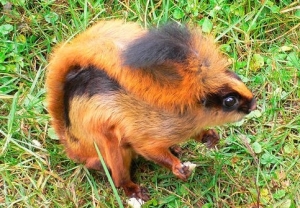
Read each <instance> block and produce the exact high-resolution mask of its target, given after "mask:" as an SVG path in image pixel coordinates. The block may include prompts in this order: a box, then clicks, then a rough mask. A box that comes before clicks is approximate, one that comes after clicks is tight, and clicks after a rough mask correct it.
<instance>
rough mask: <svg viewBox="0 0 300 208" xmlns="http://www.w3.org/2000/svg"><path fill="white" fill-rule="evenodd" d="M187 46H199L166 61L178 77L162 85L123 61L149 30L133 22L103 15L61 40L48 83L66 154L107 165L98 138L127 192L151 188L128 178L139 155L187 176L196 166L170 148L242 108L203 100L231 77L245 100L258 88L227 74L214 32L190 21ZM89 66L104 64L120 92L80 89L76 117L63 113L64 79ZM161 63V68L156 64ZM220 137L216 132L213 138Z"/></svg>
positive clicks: (204, 133) (56, 126) (72, 112)
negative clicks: (207, 103) (103, 19)
mask: <svg viewBox="0 0 300 208" xmlns="http://www.w3.org/2000/svg"><path fill="white" fill-rule="evenodd" d="M190 31H191V38H192V40H191V42H190V43H189V44H190V45H189V47H190V48H191V51H193V53H192V54H191V55H190V56H189V57H188V58H187V60H186V61H185V62H182V63H179V62H173V61H172V60H169V61H166V62H165V63H164V65H167V66H168V67H170V68H173V69H175V70H176V72H177V73H178V74H179V75H180V76H181V77H182V79H181V80H180V81H176V82H172V81H169V80H168V79H166V80H165V82H164V84H163V85H162V84H161V83H159V82H158V81H157V80H155V79H153V76H152V75H151V73H149V72H145V71H144V70H138V69H137V70H136V69H135V70H132V69H130V67H129V66H125V65H123V64H122V63H123V60H122V56H121V53H122V51H124V50H126V48H127V46H128V44H130V43H131V42H133V41H135V40H136V39H138V38H140V37H143V36H144V35H145V34H147V32H148V31H147V30H145V29H142V28H141V27H140V26H138V25H137V24H135V23H126V24H124V23H122V22H121V21H108V22H99V23H97V24H96V25H94V26H93V27H91V28H90V29H88V30H87V31H85V32H84V33H82V34H80V35H78V36H77V37H75V38H74V39H73V40H72V41H70V42H69V43H63V44H60V45H59V46H57V47H56V48H55V50H54V52H53V54H52V56H51V59H50V63H49V67H48V73H47V80H46V88H47V93H48V96H47V102H48V110H49V113H50V115H51V118H52V125H53V127H54V129H55V131H56V133H57V134H58V136H59V138H60V139H61V141H62V142H63V144H64V145H65V147H66V152H67V154H68V156H69V157H70V158H72V159H74V160H76V161H79V162H82V163H85V164H86V166H87V167H89V168H94V169H101V165H100V163H99V160H98V157H97V153H96V151H95V149H94V142H96V144H97V145H98V147H99V149H100V152H101V153H102V155H103V157H104V160H105V162H106V164H107V166H108V167H109V168H110V170H111V173H112V177H113V180H114V182H115V184H116V186H118V187H123V188H124V190H125V193H126V195H128V196H135V197H138V198H142V199H144V200H147V199H148V196H147V194H145V193H144V190H143V189H142V188H141V187H139V186H138V185H136V184H134V183H133V182H132V181H131V179H130V171H129V169H130V164H131V160H132V158H134V157H135V154H139V155H142V156H143V157H145V158H147V159H149V160H152V161H154V162H156V163H158V164H161V165H163V166H165V167H167V168H168V169H170V170H172V171H173V173H174V174H175V175H176V176H177V177H178V178H181V179H183V180H186V179H187V177H188V176H189V174H190V172H188V171H187V169H186V168H185V167H183V165H182V164H181V162H180V160H179V159H178V158H177V157H175V156H174V155H173V154H172V153H171V152H170V151H169V148H170V147H171V146H172V145H175V144H178V143H180V142H183V141H186V140H187V139H188V138H190V137H192V136H195V137H196V138H197V140H199V141H201V140H202V138H204V137H207V138H208V137H209V136H211V134H212V132H209V131H204V129H205V128H207V127H210V126H215V125H221V124H223V123H227V122H233V121H236V120H239V119H241V118H242V117H243V116H244V115H243V114H240V113H236V112H222V111H220V110H219V109H212V110H206V109H205V108H204V107H203V106H201V104H199V100H201V99H202V98H204V97H205V96H206V95H207V94H209V93H217V91H218V90H219V87H220V86H222V85H225V84H228V85H230V87H231V88H232V89H233V90H235V91H236V92H238V93H240V94H242V95H243V96H244V97H245V98H247V99H252V98H253V95H252V93H251V92H250V91H249V90H248V89H247V87H246V86H245V85H244V84H243V83H242V82H241V81H239V80H237V79H234V78H232V77H230V76H228V75H226V74H225V71H226V70H227V67H228V63H227V61H226V58H225V57H223V55H222V54H220V52H219V51H218V48H217V46H216V45H215V44H214V42H213V39H212V38H210V37H205V36H203V35H202V34H201V31H199V30H198V29H197V28H195V29H194V28H191V29H190ZM90 65H93V66H95V67H96V68H98V69H99V70H104V71H105V72H106V73H107V75H108V76H109V77H111V78H113V79H114V80H116V81H117V82H118V83H119V84H120V86H121V87H122V89H121V90H120V91H119V92H117V93H115V94H114V95H104V94H101V93H99V94H98V95H97V96H93V97H88V96H85V95H83V96H77V97H75V98H73V99H72V101H71V102H70V106H69V108H70V112H69V117H70V122H71V124H72V125H71V126H70V127H67V126H66V122H65V119H66V118H65V117H64V84H65V82H66V77H67V75H68V73H70V71H71V70H72V69H73V67H74V66H80V67H82V68H85V67H88V66H90ZM158 70H159V69H158ZM213 139H214V141H215V139H218V138H213Z"/></svg>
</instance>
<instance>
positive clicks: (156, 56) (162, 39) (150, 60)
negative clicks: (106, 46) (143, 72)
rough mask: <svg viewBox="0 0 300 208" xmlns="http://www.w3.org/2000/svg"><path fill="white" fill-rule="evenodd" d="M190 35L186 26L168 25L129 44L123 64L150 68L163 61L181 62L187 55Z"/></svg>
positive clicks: (124, 54) (152, 30) (153, 30)
mask: <svg viewBox="0 0 300 208" xmlns="http://www.w3.org/2000/svg"><path fill="white" fill-rule="evenodd" d="M190 39H191V33H190V31H189V30H188V28H187V27H186V26H183V25H179V24H177V23H175V22H171V23H168V24H166V25H164V26H162V27H160V28H158V29H151V30H149V32H148V33H147V34H146V35H145V36H143V37H141V38H139V39H137V40H135V41H133V42H132V43H131V44H129V46H128V48H127V49H126V50H125V51H124V53H123V60H124V62H123V64H124V65H126V66H130V67H132V68H144V69H145V68H150V67H152V66H157V65H162V64H163V63H164V62H165V61H167V60H171V61H172V62H183V61H184V60H185V59H186V58H187V57H188V55H189V53H190V49H189V43H190Z"/></svg>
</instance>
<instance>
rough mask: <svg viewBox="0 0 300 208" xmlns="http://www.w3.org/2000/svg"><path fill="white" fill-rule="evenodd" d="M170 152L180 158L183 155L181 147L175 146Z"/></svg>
mask: <svg viewBox="0 0 300 208" xmlns="http://www.w3.org/2000/svg"><path fill="white" fill-rule="evenodd" d="M170 151H171V153H172V154H173V155H175V156H176V157H179V156H180V155H181V154H182V149H181V147H180V146H179V145H177V144H175V145H173V146H171V147H170Z"/></svg>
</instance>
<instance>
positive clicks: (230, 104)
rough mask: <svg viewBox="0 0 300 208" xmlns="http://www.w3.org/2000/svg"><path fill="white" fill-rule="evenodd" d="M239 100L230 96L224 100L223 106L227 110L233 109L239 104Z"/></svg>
mask: <svg viewBox="0 0 300 208" xmlns="http://www.w3.org/2000/svg"><path fill="white" fill-rule="evenodd" d="M238 102H239V101H238V99H237V98H236V97H235V96H228V97H226V98H224V99H223V106H224V107H227V108H231V107H233V106H235V105H237V104H238Z"/></svg>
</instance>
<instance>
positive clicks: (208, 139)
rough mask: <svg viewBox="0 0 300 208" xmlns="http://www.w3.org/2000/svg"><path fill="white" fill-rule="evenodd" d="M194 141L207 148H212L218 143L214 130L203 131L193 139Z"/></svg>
mask: <svg viewBox="0 0 300 208" xmlns="http://www.w3.org/2000/svg"><path fill="white" fill-rule="evenodd" d="M195 140H196V141H200V142H202V143H205V144H206V146H207V147H208V148H214V147H215V146H216V145H217V144H218V143H219V141H220V137H219V135H218V132H217V131H216V130H214V129H208V130H203V131H202V132H201V133H200V134H199V135H198V136H196V137H195Z"/></svg>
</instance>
